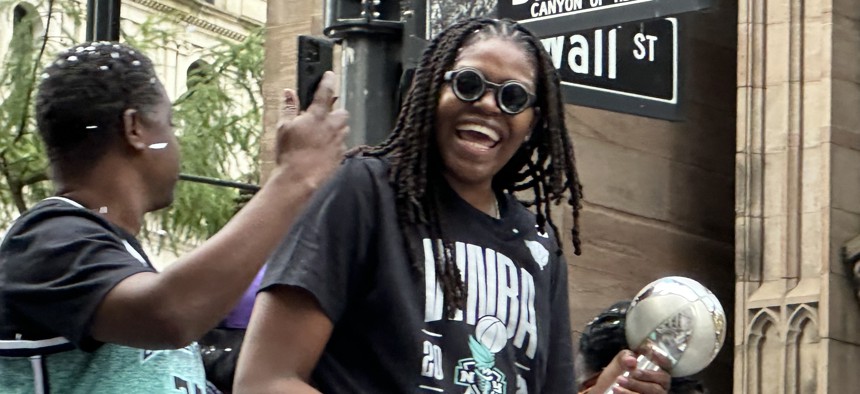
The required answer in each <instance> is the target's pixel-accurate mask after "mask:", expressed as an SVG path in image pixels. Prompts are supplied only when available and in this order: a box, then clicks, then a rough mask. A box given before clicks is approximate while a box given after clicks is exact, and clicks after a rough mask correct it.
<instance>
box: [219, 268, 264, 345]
mask: <svg viewBox="0 0 860 394" xmlns="http://www.w3.org/2000/svg"><path fill="white" fill-rule="evenodd" d="M265 272H266V266H263V269H261V270H260V272H258V273H257V276H256V277H254V280H253V281H252V282H251V286H249V287H248V290H245V294H242V298H241V299H240V300H239V304H238V305H236V307H235V308H233V310H232V311H230V313H228V314H227V317H225V318H224V321H222V322H221V325H220V327H222V328H238V329H246V328H248V321H249V320H251V311H252V310H253V309H254V297H256V295H257V290H259V289H260V282H261V281H262V280H263V274H264V273H265Z"/></svg>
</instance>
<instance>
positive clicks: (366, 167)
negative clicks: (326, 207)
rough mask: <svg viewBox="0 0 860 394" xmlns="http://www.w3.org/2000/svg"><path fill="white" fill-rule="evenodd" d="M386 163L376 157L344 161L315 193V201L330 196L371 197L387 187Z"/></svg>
mask: <svg viewBox="0 0 860 394" xmlns="http://www.w3.org/2000/svg"><path fill="white" fill-rule="evenodd" d="M388 169H389V167H388V163H387V162H386V161H385V160H383V159H380V158H376V157H354V158H349V159H346V160H345V161H344V162H343V164H342V165H341V166H340V168H339V169H338V170H337V172H336V173H335V174H334V176H332V178H331V180H330V181H329V182H328V183H327V184H326V185H325V186H323V187H322V188H321V189H320V191H319V192H317V196H316V198H317V199H327V198H330V197H332V196H338V195H339V196H345V195H357V196H372V195H375V194H376V193H377V192H378V191H379V190H380V189H385V188H387V187H388V172H389V170H388Z"/></svg>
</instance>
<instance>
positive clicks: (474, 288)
mask: <svg viewBox="0 0 860 394" xmlns="http://www.w3.org/2000/svg"><path fill="white" fill-rule="evenodd" d="M460 245H461V243H459V242H458V243H457V249H458V250H457V251H458V252H459V249H460ZM476 249H477V250H476ZM483 254H484V253H483V251H482V250H481V247H480V246H475V245H466V260H467V262H468V264H469V269H468V270H466V277H467V278H468V282H467V283H468V287H467V288H466V289H467V290H466V291H467V294H466V323H469V324H471V325H474V324H475V323H476V322H477V321H478V319H477V317H478V316H484V315H478V310H477V309H478V307H477V304H478V295H479V294H480V293H481V290H479V289H478V283H480V284H481V285H483V284H484V275H481V273H479V272H478V266H480V267H482V268H483V267H484V256H483ZM478 259H481V261H480V263H479V262H478ZM482 271H483V269H482ZM481 287H483V286H481ZM475 315H478V316H475Z"/></svg>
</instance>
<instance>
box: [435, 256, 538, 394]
mask: <svg viewBox="0 0 860 394" xmlns="http://www.w3.org/2000/svg"><path fill="white" fill-rule="evenodd" d="M423 244H424V270H425V272H424V294H425V303H424V321H425V322H431V321H439V320H442V319H444V318H445V314H444V311H445V305H444V297H443V294H442V289H441V286H440V284H439V275H438V274H437V273H436V260H435V257H434V256H435V254H436V253H438V252H439V250H440V248H441V244H440V243H439V242H438V241H437V242H436V247H434V242H433V241H431V240H429V239H424V240H423ZM453 252H454V256H453V257H454V261H455V262H456V264H457V267H458V268H459V269H460V275H461V276H460V278H461V279H462V280H463V281H464V282H465V284H466V285H467V292H468V295H467V298H466V309H465V310H457V311H455V314H454V317H453V318H451V320H456V321H464V322H465V323H467V324H470V325H477V326H478V327H479V326H480V324H478V322H479V321H480V320H481V319H482V318H484V317H485V316H493V317H495V318H496V319H498V321H499V322H501V323H502V324H504V328H502V327H499V329H502V330H504V331H503V332H505V333H506V334H507V338H508V339H509V340H511V339H512V340H513V342H511V344H513V345H514V346H516V347H517V348H520V349H522V348H524V347H525V352H526V355H527V356H528V357H530V358H534V355H535V352H536V351H537V316H536V315H535V306H534V303H535V285H534V278H533V277H532V275H531V273H529V272H528V271H526V270H525V269H521V268H519V267H517V266H516V264H514V262H513V261H512V260H511V259H510V258H508V257H507V256H505V255H503V254H501V253H497V252H496V251H494V250H492V249H484V248H482V247H480V246H476V245H470V244H466V243H462V242H457V243H455V244H454V251H453ZM464 314H465V315H464ZM526 337H528V344H526V343H525V342H526ZM430 345H432V344H430V343H429V342H427V343H425V345H424V347H425V349H424V356H425V357H424V361H423V363H422V374H424V376H428V377H434V378H437V379H440V378H438V377H436V376H437V371H436V369H435V368H437V367H438V364H439V363H440V362H441V361H440V360H441V350H439V352H438V353H437V352H436V350H435V349H434V348H432V346H430ZM431 375H432V376H431Z"/></svg>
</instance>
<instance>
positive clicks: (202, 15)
mask: <svg viewBox="0 0 860 394" xmlns="http://www.w3.org/2000/svg"><path fill="white" fill-rule="evenodd" d="M64 3H66V4H64V5H63V6H60V5H59V4H58V2H55V5H54V11H53V12H52V13H51V21H50V23H48V21H47V17H48V14H49V12H48V2H47V1H44V0H24V1H17V2H16V1H12V0H7V1H5V4H8V5H11V6H10V7H8V8H7V9H5V11H6V12H5V13H4V14H3V15H0V43H2V45H0V56H3V55H4V54H5V51H6V49H7V48H8V42H9V40H10V39H11V37H12V30H13V29H12V26H13V25H14V23H15V22H14V20H15V17H16V12H17V13H20V12H26V13H38V14H39V22H38V23H37V26H36V30H37V31H36V32H35V34H36V36H37V37H41V35H42V34H43V33H44V29H45V26H48V29H49V30H50V31H49V32H48V36H49V37H50V45H51V46H52V47H54V49H60V48H64V47H68V46H71V45H73V44H74V43H76V42H82V41H84V39H85V38H86V15H85V12H86V6H87V1H86V0H73V1H69V2H64ZM64 7H68V8H75V9H76V11H77V13H78V14H79V16H80V18H79V19H78V20H76V18H74V17H72V16H71V15H70V13H66V12H63V9H64ZM120 10H121V12H120V18H121V26H122V29H123V30H124V31H126V32H128V33H129V34H134V33H135V31H136V29H137V27H138V26H139V25H140V24H141V23H144V21H146V20H147V18H150V17H152V16H158V15H170V16H172V17H175V18H176V19H175V20H178V21H179V22H176V23H175V25H172V26H170V27H172V28H176V29H177V31H178V32H179V34H177V35H176V37H175V41H176V44H175V45H174V44H169V45H160V46H158V47H157V49H156V50H155V51H154V52H153V53H149V54H148V55H149V56H150V57H151V58H152V60H153V61H154V63H155V65H156V72H157V73H158V75H159V77H160V78H161V80H162V81H163V82H164V85H165V88H166V89H167V93H168V95H169V96H170V98H171V99H175V98H176V97H178V96H179V95H180V94H182V92H184V91H185V89H186V88H185V83H186V81H187V75H188V70H189V67H191V65H192V64H193V63H194V62H195V61H197V60H198V59H199V58H200V57H201V54H202V53H203V51H204V49H205V48H211V47H214V46H215V45H217V44H218V42H219V41H218V40H219V39H227V40H234V41H241V40H243V39H244V38H245V37H246V36H247V34H248V32H249V31H250V30H251V29H254V28H258V27H260V26H262V25H263V24H264V23H265V20H266V1H265V0H123V1H122V5H121V8H120Z"/></svg>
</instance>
